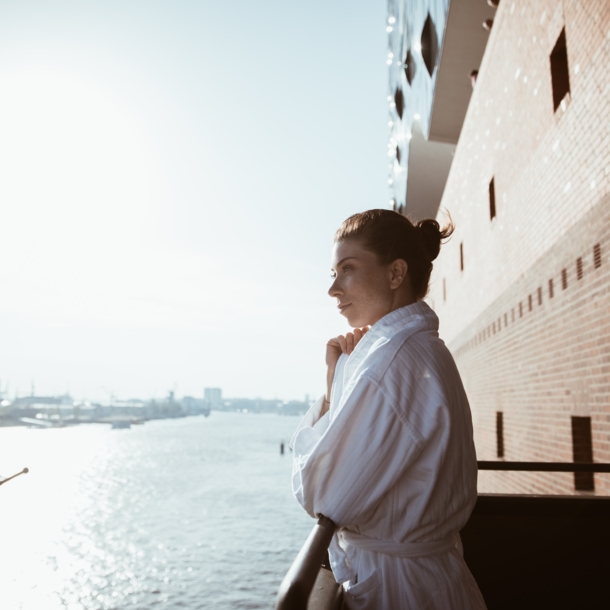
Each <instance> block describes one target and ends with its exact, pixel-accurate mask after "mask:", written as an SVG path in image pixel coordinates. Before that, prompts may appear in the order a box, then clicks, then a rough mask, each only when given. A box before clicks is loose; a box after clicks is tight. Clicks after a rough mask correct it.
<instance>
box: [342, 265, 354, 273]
mask: <svg viewBox="0 0 610 610" xmlns="http://www.w3.org/2000/svg"><path fill="white" fill-rule="evenodd" d="M352 269H353V267H351V266H350V265H346V266H345V267H343V271H344V272H346V271H351V270H352Z"/></svg>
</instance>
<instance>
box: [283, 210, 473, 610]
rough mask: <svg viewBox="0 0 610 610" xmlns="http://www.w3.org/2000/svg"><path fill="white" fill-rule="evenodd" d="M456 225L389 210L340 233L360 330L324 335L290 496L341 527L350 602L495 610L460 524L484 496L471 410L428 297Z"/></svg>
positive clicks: (335, 564) (345, 278)
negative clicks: (469, 558) (489, 607)
mask: <svg viewBox="0 0 610 610" xmlns="http://www.w3.org/2000/svg"><path fill="white" fill-rule="evenodd" d="M452 231H453V228H452V227H451V226H449V227H448V228H445V229H444V230H440V227H439V225H438V223H437V222H436V221H434V220H424V221H423V222H420V223H419V224H418V225H413V224H412V223H411V222H410V221H409V220H408V219H407V218H405V217H404V216H402V215H401V214H398V213H396V212H392V211H390V210H369V211H368V212H363V213H361V214H356V215H354V216H351V217H350V218H348V219H347V220H346V221H345V222H344V223H343V224H342V225H341V227H340V228H339V230H338V231H337V233H336V234H335V243H334V248H333V258H332V277H333V280H334V281H333V283H332V286H331V287H330V289H329V291H328V293H329V294H330V296H331V297H333V298H334V299H336V300H337V307H338V308H339V311H340V313H341V315H343V316H344V317H345V318H347V321H348V323H349V325H350V326H351V327H353V328H354V331H353V332H352V333H348V334H347V335H346V336H341V337H338V338H336V339H331V340H330V341H329V342H328V344H327V351H326V364H327V366H328V375H327V382H328V383H327V392H326V395H325V396H323V397H322V398H321V399H320V400H319V401H318V402H317V403H316V404H315V405H314V406H313V407H312V408H311V409H310V411H309V412H308V414H307V415H306V416H305V418H304V420H303V421H302V422H301V424H300V425H299V428H298V429H297V431H296V433H295V435H294V437H293V439H292V443H291V444H292V447H293V451H294V466H293V492H294V494H295V496H296V498H297V499H298V501H299V502H300V503H301V505H302V506H303V507H304V508H305V510H306V511H307V512H308V513H309V514H310V515H311V516H312V517H318V516H320V515H325V516H326V517H328V518H330V519H332V521H334V522H335V523H336V524H337V526H338V527H339V529H338V533H337V534H336V535H335V537H334V539H333V542H332V543H331V546H330V549H329V554H330V562H331V567H332V570H333V573H334V575H335V578H336V579H337V582H339V583H344V584H343V586H344V588H345V593H346V595H345V597H346V603H347V607H348V608H350V609H360V608H362V609H364V608H366V609H369V608H370V609H388V610H393V609H396V610H403V609H417V610H423V609H424V608H425V609H434V610H462V609H477V610H478V609H484V608H485V603H484V601H483V598H482V596H481V594H480V592H479V589H478V587H477V585H476V583H475V581H474V579H473V577H472V575H471V574H470V572H469V570H468V568H467V566H466V564H465V562H464V559H463V557H462V552H461V544H460V539H459V534H458V532H459V531H460V529H461V528H462V527H463V526H464V524H465V523H466V521H467V520H468V517H469V516H470V513H471V511H472V508H473V506H474V504H475V501H476V494H477V491H476V480H477V463H476V455H475V449H474V444H473V439H472V422H471V415H470V408H469V406H468V401H467V399H466V395H465V393H464V389H463V386H462V383H461V380H460V376H459V374H458V371H457V369H456V366H455V363H454V361H453V358H452V357H451V354H450V353H449V351H448V350H447V348H446V347H445V344H444V343H443V342H442V341H441V340H440V339H439V337H438V318H437V317H436V315H435V314H434V312H433V311H432V310H431V309H430V307H428V305H427V304H426V303H424V302H423V300H422V299H423V298H424V297H425V295H426V293H427V291H428V282H429V279H430V272H431V270H432V261H433V260H434V259H435V258H436V257H437V255H438V253H439V249H440V245H441V241H442V240H443V239H444V238H446V237H448V236H449V235H450V234H451V233H452Z"/></svg>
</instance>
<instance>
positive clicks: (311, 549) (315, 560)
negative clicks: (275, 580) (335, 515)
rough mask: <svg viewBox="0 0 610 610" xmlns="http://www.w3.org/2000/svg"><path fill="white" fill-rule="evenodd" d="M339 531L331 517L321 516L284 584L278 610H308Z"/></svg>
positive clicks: (279, 592) (278, 601) (276, 605)
mask: <svg viewBox="0 0 610 610" xmlns="http://www.w3.org/2000/svg"><path fill="white" fill-rule="evenodd" d="M336 529H337V526H336V525H335V524H334V523H333V522H332V521H331V520H330V519H328V517H324V516H321V517H320V519H319V520H318V523H317V524H316V525H315V526H314V528H313V529H312V530H311V533H310V534H309V536H308V537H307V540H306V541H305V544H304V545H303V547H302V548H301V550H300V551H299V554H298V555H297V557H296V559H295V560H294V561H293V563H292V565H291V566H290V569H289V570H288V573H287V574H286V576H285V577H284V580H283V581H282V584H281V585H280V589H279V591H278V594H277V598H276V600H275V610H306V609H307V600H308V599H309V595H310V593H311V590H312V589H313V586H314V584H315V582H316V578H317V576H318V572H319V571H320V567H321V565H322V562H323V561H324V558H325V557H326V551H327V549H328V545H329V544H330V541H331V540H332V537H333V534H334V533H335V530H336Z"/></svg>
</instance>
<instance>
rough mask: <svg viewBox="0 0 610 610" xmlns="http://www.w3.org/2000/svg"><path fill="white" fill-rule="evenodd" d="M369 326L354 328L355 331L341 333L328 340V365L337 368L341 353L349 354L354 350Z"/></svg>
mask: <svg viewBox="0 0 610 610" xmlns="http://www.w3.org/2000/svg"><path fill="white" fill-rule="evenodd" d="M368 329H369V327H368V326H365V327H364V328H354V331H353V332H351V333H347V334H345V335H339V336H338V337H333V338H332V339H329V340H328V343H327V344H326V366H328V367H329V368H332V369H333V370H334V369H335V366H336V365H337V360H339V356H341V354H347V355H348V356H349V355H350V354H351V353H352V352H353V351H354V348H355V347H356V345H358V343H360V339H362V337H364V335H365V334H366V332H367V331H368Z"/></svg>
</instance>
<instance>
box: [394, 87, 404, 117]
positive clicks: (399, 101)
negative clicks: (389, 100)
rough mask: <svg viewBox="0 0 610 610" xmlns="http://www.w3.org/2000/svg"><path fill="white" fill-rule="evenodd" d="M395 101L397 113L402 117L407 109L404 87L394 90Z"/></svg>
mask: <svg viewBox="0 0 610 610" xmlns="http://www.w3.org/2000/svg"><path fill="white" fill-rule="evenodd" d="M394 103H395V104H396V114H398V116H399V117H400V118H401V119H402V113H403V112H404V109H405V96H404V94H403V92H402V89H396V91H394Z"/></svg>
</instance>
